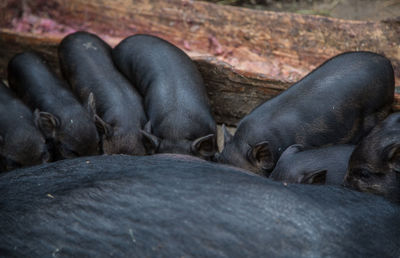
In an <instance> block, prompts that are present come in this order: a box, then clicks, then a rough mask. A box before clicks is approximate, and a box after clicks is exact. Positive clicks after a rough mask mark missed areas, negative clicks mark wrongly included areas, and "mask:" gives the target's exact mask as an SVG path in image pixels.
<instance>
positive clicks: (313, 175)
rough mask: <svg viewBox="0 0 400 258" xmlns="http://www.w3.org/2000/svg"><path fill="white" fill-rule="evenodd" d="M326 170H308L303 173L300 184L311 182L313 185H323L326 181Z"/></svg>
mask: <svg viewBox="0 0 400 258" xmlns="http://www.w3.org/2000/svg"><path fill="white" fill-rule="evenodd" d="M326 174H327V171H326V170H317V171H312V172H308V173H306V174H305V175H304V177H303V179H302V180H301V182H300V183H302V184H313V185H323V184H325V182H326Z"/></svg>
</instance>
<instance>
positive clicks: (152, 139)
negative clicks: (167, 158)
mask: <svg viewBox="0 0 400 258" xmlns="http://www.w3.org/2000/svg"><path fill="white" fill-rule="evenodd" d="M140 132H141V133H142V142H143V145H144V147H145V149H146V152H147V154H148V155H151V154H154V153H155V152H156V151H157V149H158V146H159V145H160V140H159V139H158V138H157V136H155V135H153V134H151V133H148V132H146V131H145V130H140Z"/></svg>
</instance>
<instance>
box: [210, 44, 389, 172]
mask: <svg viewBox="0 0 400 258" xmlns="http://www.w3.org/2000/svg"><path fill="white" fill-rule="evenodd" d="M393 98H394V74H393V67H392V65H391V63H390V61H389V60H388V59H387V58H385V57H383V56H381V55H378V54H375V53H371V52H348V53H344V54H341V55H338V56H336V57H333V58H332V59H330V60H328V61H326V62H325V63H324V64H322V65H321V66H319V67H318V68H316V69H315V70H314V71H312V72H311V73H310V74H308V75H307V76H306V77H304V78H303V79H301V80H300V81H299V82H297V83H295V84H294V85H293V86H291V87H290V88H289V89H287V90H286V91H284V92H282V93H281V94H280V95H278V96H276V97H274V98H272V99H270V100H268V101H266V102H264V103H263V104H261V105H260V106H258V107H257V108H255V109H254V110H253V111H252V112H251V113H250V114H248V115H246V116H245V117H244V118H243V119H242V120H241V121H240V122H239V124H238V128H237V131H236V133H235V135H234V136H233V137H232V136H230V135H229V134H228V133H227V132H226V135H225V139H226V140H225V147H224V149H223V151H222V153H221V155H219V156H218V157H217V158H218V160H219V161H220V162H223V163H229V164H232V165H235V166H238V167H241V168H245V169H248V170H250V171H253V172H256V173H259V174H264V175H267V176H268V175H269V174H270V172H271V171H272V170H273V168H274V166H275V164H276V162H277V160H278V158H279V156H280V155H281V153H282V152H283V151H284V150H285V149H286V148H287V147H288V146H290V145H292V144H302V145H303V146H304V147H305V148H306V149H308V148H315V147H321V146H326V145H332V144H346V143H348V144H357V143H358V142H359V141H360V140H361V138H362V137H363V136H365V135H366V134H367V133H368V132H369V131H370V130H371V129H372V128H373V126H374V125H375V124H377V123H378V122H379V121H381V120H383V119H384V118H385V117H386V116H387V115H388V113H389V111H390V110H391V105H392V102H393Z"/></svg>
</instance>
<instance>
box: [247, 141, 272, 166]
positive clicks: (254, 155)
mask: <svg viewBox="0 0 400 258" xmlns="http://www.w3.org/2000/svg"><path fill="white" fill-rule="evenodd" d="M247 159H248V160H249V161H250V162H251V163H253V165H255V166H257V167H261V168H262V169H263V170H264V171H270V170H272V168H273V167H274V155H273V153H272V151H271V149H270V146H269V143H268V142H267V141H262V142H259V143H257V144H256V145H255V146H253V147H251V148H250V149H249V151H248V152H247Z"/></svg>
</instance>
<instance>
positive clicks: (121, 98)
mask: <svg viewBox="0 0 400 258" xmlns="http://www.w3.org/2000/svg"><path fill="white" fill-rule="evenodd" d="M59 57H60V64H61V70H62V72H63V74H64V77H65V78H66V79H67V80H68V82H69V83H70V85H71V87H72V89H73V91H74V92H75V93H76V95H78V96H79V98H80V99H81V101H82V102H85V101H86V100H87V99H88V98H89V95H90V93H93V96H94V103H92V106H93V109H95V112H96V113H97V115H98V116H97V115H96V125H97V127H98V128H99V132H100V133H101V135H102V147H103V151H104V153H106V154H113V153H122V154H132V155H144V154H145V153H146V151H145V149H144V146H143V144H142V135H141V131H140V130H141V129H142V128H143V126H144V124H145V123H146V115H145V112H144V110H143V104H142V98H141V97H140V95H139V94H138V93H137V92H136V91H135V89H134V88H133V87H132V86H131V85H130V83H129V82H128V80H127V79H126V78H125V77H124V76H123V75H122V74H121V73H120V72H119V71H118V70H117V68H116V67H115V66H114V64H113V61H112V57H111V47H110V46H109V45H107V43H105V42H104V41H103V40H102V39H100V38H99V37H97V36H96V35H94V34H90V33H87V32H76V33H73V34H71V35H68V36H67V37H65V38H64V39H63V40H62V42H61V44H60V46H59Z"/></svg>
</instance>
